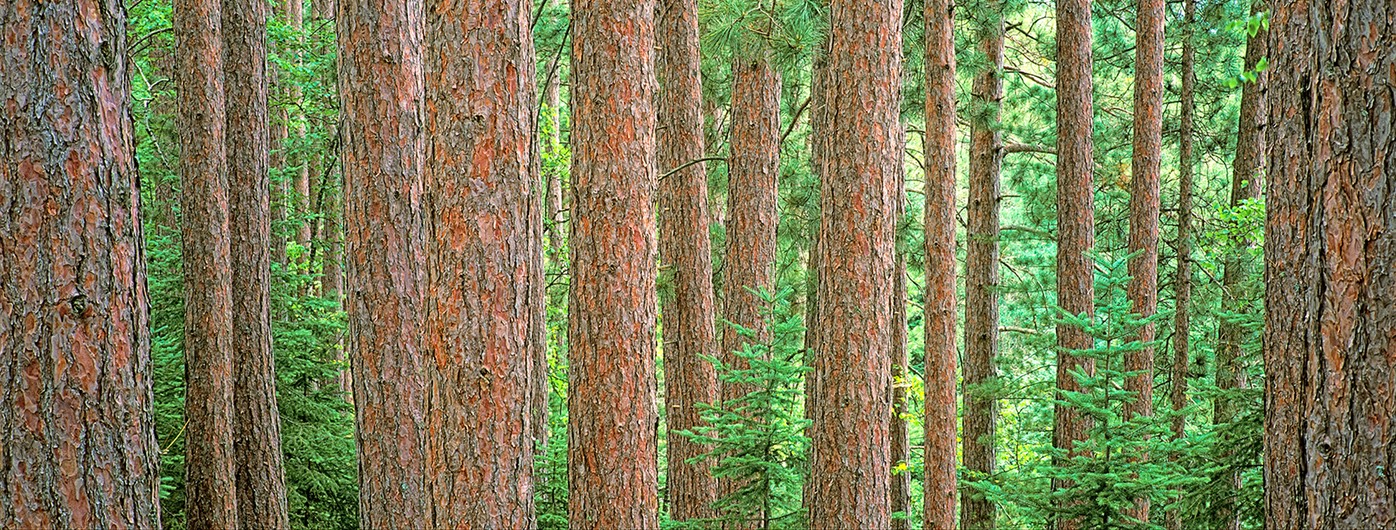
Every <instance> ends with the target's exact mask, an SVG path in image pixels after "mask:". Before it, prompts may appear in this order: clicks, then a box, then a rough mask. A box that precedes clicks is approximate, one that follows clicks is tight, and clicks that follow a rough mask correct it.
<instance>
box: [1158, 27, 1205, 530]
mask: <svg viewBox="0 0 1396 530" xmlns="http://www.w3.org/2000/svg"><path fill="white" fill-rule="evenodd" d="M1183 13H1184V15H1183V25H1184V28H1183V34H1184V36H1183V57H1182V65H1181V66H1182V70H1183V72H1182V74H1183V86H1182V94H1180V97H1181V99H1182V111H1181V112H1180V113H1179V116H1178V128H1179V139H1178V159H1179V160H1178V162H1179V164H1178V270H1177V271H1176V275H1175V276H1174V280H1173V284H1174V285H1175V287H1174V290H1175V292H1176V294H1177V296H1176V298H1177V301H1176V303H1175V309H1174V311H1175V313H1174V314H1173V368H1172V375H1171V377H1170V379H1171V380H1172V382H1171V385H1170V386H1169V396H1168V399H1169V403H1170V404H1171V405H1172V407H1173V411H1174V416H1173V425H1172V429H1173V439H1174V440H1182V439H1183V428H1184V427H1185V420H1186V419H1187V417H1186V416H1185V415H1184V414H1182V413H1181V412H1182V410H1183V409H1184V408H1186V407H1187V390H1188V359H1189V358H1190V355H1189V352H1188V350H1189V345H1188V338H1189V337H1188V334H1189V333H1190V331H1191V330H1190V323H1189V318H1190V316H1191V308H1190V307H1188V306H1189V304H1190V303H1191V300H1192V237H1193V235H1192V179H1193V165H1194V164H1196V160H1197V159H1196V158H1195V156H1196V155H1194V153H1193V117H1194V114H1195V112H1196V98H1197V96H1196V94H1197V74H1196V72H1195V71H1194V66H1193V65H1194V63H1195V61H1196V59H1195V57H1196V54H1197V51H1196V45H1195V44H1194V37H1193V31H1194V25H1195V24H1196V23H1197V2H1196V1H1195V0H1184V4H1183ZM1173 458H1174V459H1175V460H1176V458H1177V455H1174V456H1173ZM1165 523H1166V526H1167V528H1169V529H1170V530H1181V529H1182V527H1183V522H1182V518H1181V515H1180V514H1179V510H1169V511H1168V517H1167V521H1166V522H1165Z"/></svg>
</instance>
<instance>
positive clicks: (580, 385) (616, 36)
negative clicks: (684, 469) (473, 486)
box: [567, 0, 659, 530]
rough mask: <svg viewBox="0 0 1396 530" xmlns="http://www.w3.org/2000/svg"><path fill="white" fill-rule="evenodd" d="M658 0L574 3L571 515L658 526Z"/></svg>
mask: <svg viewBox="0 0 1396 530" xmlns="http://www.w3.org/2000/svg"><path fill="white" fill-rule="evenodd" d="M654 7H655V4H654V1H653V0H612V1H602V0H577V1H575V2H574V3H573V4H572V9H573V11H572V16H573V19H572V34H573V40H572V89H573V90H574V92H573V94H574V95H575V97H573V98H572V139H573V142H572V145H573V150H572V178H573V186H572V193H573V201H572V208H573V210H574V216H573V219H574V220H575V222H574V223H573V225H572V234H571V238H572V239H571V248H572V283H571V289H572V292H571V296H570V303H569V305H568V311H567V313H568V316H569V319H568V339H569V340H568V342H569V344H570V345H571V351H570V352H569V355H570V357H569V361H570V363H571V364H570V368H569V373H568V390H569V394H568V403H567V408H568V418H567V421H568V448H567V465H568V486H569V493H570V495H569V497H568V507H567V515H568V522H569V524H570V525H571V526H572V527H573V528H577V529H582V530H585V529H591V528H635V529H652V528H657V527H658V519H657V515H658V513H657V512H658V509H659V503H658V493H657V488H658V484H657V482H658V469H657V462H656V457H657V454H656V453H657V448H656V447H655V444H656V434H657V432H656V430H657V427H658V422H659V418H658V415H657V411H656V410H655V397H656V396H655V394H656V390H655V385H656V382H655V366H654V361H655V357H654V354H655V351H654V350H655V348H654V347H655V344H654V339H655V337H654V326H655V305H656V303H655V302H656V300H655V273H656V270H655V269H656V267H655V260H654V255H655V250H656V249H655V247H656V244H655V213H654V203H653V197H654V191H655V184H656V183H655V177H656V170H655V162H656V160H655V138H654V130H655V120H656V118H655V105H654V99H655V98H654V96H655V84H656V83H655V81H654Z"/></svg>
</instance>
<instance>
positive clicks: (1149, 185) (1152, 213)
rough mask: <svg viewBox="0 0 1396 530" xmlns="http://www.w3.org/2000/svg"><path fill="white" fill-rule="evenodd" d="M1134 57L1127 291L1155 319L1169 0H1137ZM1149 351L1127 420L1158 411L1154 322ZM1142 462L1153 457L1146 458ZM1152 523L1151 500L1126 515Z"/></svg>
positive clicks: (1136, 307) (1143, 332) (1148, 329)
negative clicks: (1131, 255)
mask: <svg viewBox="0 0 1396 530" xmlns="http://www.w3.org/2000/svg"><path fill="white" fill-rule="evenodd" d="M1137 6H1138V19H1137V26H1136V28H1137V31H1136V32H1135V48H1134V50H1135V55H1134V154H1133V162H1132V166H1131V167H1132V172H1131V177H1130V196H1129V251H1130V252H1131V253H1134V252H1137V253H1139V254H1138V255H1137V256H1135V257H1134V259H1131V260H1130V261H1129V276H1130V280H1129V286H1128V293H1129V299H1130V302H1131V306H1132V311H1133V312H1134V313H1135V314H1138V315H1139V316H1140V317H1145V318H1148V317H1152V316H1154V313H1155V312H1157V311H1158V238H1159V173H1160V169H1161V168H1160V166H1161V163H1162V152H1163V19H1164V13H1163V7H1164V0H1138V2H1137ZM1136 339H1137V340H1139V341H1140V342H1143V343H1144V344H1145V346H1144V348H1143V349H1141V350H1138V351H1132V352H1129V353H1127V354H1125V370H1126V371H1129V372H1138V374H1137V375H1133V376H1130V377H1127V378H1125V385H1124V386H1125V391H1127V392H1133V393H1135V398H1134V400H1133V401H1130V402H1127V403H1125V419H1129V418H1130V417H1132V416H1135V415H1141V416H1151V415H1153V412H1154V346H1153V344H1152V342H1153V340H1154V324H1153V323H1152V322H1150V323H1148V324H1145V325H1144V326H1143V327H1142V328H1140V329H1139V331H1138V334H1137V335H1136ZM1143 458H1145V459H1147V458H1149V457H1148V455H1144V456H1143ZM1125 513H1127V514H1128V515H1129V516H1131V517H1134V518H1136V519H1138V520H1140V521H1143V522H1148V521H1149V499H1148V498H1147V497H1141V498H1138V499H1135V500H1134V506H1133V507H1131V508H1129V509H1127V510H1126V511H1125Z"/></svg>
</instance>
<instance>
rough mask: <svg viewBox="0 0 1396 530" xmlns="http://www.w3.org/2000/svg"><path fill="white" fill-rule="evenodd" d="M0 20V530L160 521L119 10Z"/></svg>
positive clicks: (17, 11) (51, 11)
mask: <svg viewBox="0 0 1396 530" xmlns="http://www.w3.org/2000/svg"><path fill="white" fill-rule="evenodd" d="M0 28H4V29H3V30H0V33H3V34H4V36H5V39H6V41H5V42H6V44H5V47H4V52H3V53H4V56H5V58H4V60H3V61H0V101H5V102H9V105H5V106H0V109H3V110H0V145H4V146H5V155H4V157H3V158H0V212H3V213H0V249H4V251H2V252H0V271H3V272H0V352H3V353H0V439H3V440H4V442H3V443H0V527H4V528H58V529H69V528H71V529H86V528H141V529H154V528H159V527H160V506H159V498H158V497H157V496H156V491H157V489H158V488H159V484H160V467H159V466H160V454H159V450H160V448H159V446H158V445H157V443H156V440H155V426H154V425H155V423H154V418H153V417H152V416H151V407H152V405H153V402H154V397H153V395H152V393H151V376H150V374H151V371H152V366H151V360H150V331H149V329H150V322H149V309H148V307H147V305H146V304H147V299H148V295H147V293H146V275H145V256H144V251H143V248H144V246H143V245H144V235H143V234H142V226H141V213H140V208H141V207H140V202H141V192H140V183H139V182H140V181H139V176H138V175H137V173H136V159H135V144H134V133H133V131H132V127H131V121H130V120H131V118H130V116H131V114H130V95H131V85H130V72H129V71H128V70H127V68H126V65H127V63H126V61H127V44H126V12H125V9H124V8H123V7H122V3H121V2H117V1H102V2H97V3H95V5H79V4H78V3H77V2H57V3H54V2H42V3H38V5H36V3H35V2H31V1H27V0H18V1H16V2H8V3H7V4H6V7H5V9H4V10H3V11H0ZM26 102H27V103H26ZM38 102H43V103H42V104H38ZM60 116H61V119H60V118H59V117H60Z"/></svg>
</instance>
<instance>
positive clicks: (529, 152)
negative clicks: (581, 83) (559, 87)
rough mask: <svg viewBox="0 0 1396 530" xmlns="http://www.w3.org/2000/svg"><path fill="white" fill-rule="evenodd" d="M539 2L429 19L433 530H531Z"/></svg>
mask: <svg viewBox="0 0 1396 530" xmlns="http://www.w3.org/2000/svg"><path fill="white" fill-rule="evenodd" d="M532 5H533V3H532V2H529V1H525V0H463V1H460V2H452V3H447V4H433V5H432V6H431V7H430V8H429V9H428V10H427V13H426V36H425V47H426V53H425V57H426V61H425V66H424V70H425V79H426V82H425V86H426V102H427V104H426V116H425V123H426V130H425V133H426V147H427V151H426V152H427V156H426V159H425V160H426V171H425V190H426V191H425V196H426V207H425V210H426V213H425V218H426V227H427V230H426V231H427V245H426V248H427V251H426V254H427V267H426V269H427V278H426V283H425V284H424V289H423V290H424V296H425V297H426V314H425V315H423V316H424V317H425V330H424V339H423V354H424V355H425V356H426V357H427V362H426V372H427V381H428V386H427V399H426V409H427V444H426V445H427V452H426V473H427V488H428V489H429V490H430V494H431V498H430V502H431V507H432V517H431V524H430V526H432V527H434V528H512V529H517V530H524V529H529V528H533V526H534V520H533V517H534V506H533V454H534V446H533V436H534V432H533V426H532V420H533V418H532V408H533V406H534V403H533V401H532V398H533V396H534V394H535V392H536V390H535V389H534V386H533V384H534V381H533V379H534V377H535V375H534V361H535V359H537V358H538V356H539V355H542V349H543V347H544V345H543V343H542V342H541V340H540V339H541V338H542V337H543V334H542V333H543V332H542V328H543V325H544V324H543V317H544V312H543V299H542V288H541V284H542V282H543V241H542V232H541V224H542V212H541V208H540V206H541V205H540V204H539V195H538V184H537V183H536V181H535V176H536V172H535V166H534V154H535V153H534V151H533V150H534V149H535V148H536V146H535V143H534V136H533V133H534V120H535V119H537V118H536V115H535V114H534V112H535V105H537V100H536V99H535V98H534V78H533V74H534V72H533V36H532V32H531V31H530V29H529V22H530V16H531V15H532V9H531V8H532ZM467 28H468V30H467ZM462 124H466V125H465V126H464V127H462Z"/></svg>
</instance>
